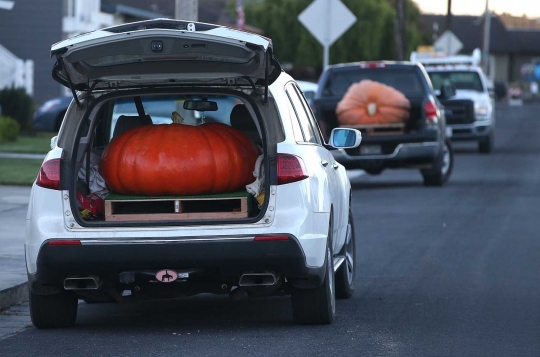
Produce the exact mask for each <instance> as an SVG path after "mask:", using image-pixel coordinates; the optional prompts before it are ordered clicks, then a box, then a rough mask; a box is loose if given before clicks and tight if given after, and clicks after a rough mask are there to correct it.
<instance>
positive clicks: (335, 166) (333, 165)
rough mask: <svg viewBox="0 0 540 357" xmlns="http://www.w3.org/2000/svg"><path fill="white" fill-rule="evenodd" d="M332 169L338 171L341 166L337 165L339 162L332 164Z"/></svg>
mask: <svg viewBox="0 0 540 357" xmlns="http://www.w3.org/2000/svg"><path fill="white" fill-rule="evenodd" d="M332 167H333V168H334V170H337V169H338V168H339V165H338V164H337V162H334V163H333V164H332Z"/></svg>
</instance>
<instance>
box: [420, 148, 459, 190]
mask: <svg viewBox="0 0 540 357" xmlns="http://www.w3.org/2000/svg"><path fill="white" fill-rule="evenodd" d="M453 168H454V152H453V151H452V145H451V144H450V140H448V139H446V140H445V141H444V147H443V148H442V150H441V151H440V152H439V155H437V158H436V159H435V162H434V163H433V168H432V169H429V170H421V173H422V176H423V178H424V186H443V185H444V184H445V183H446V182H447V181H448V179H450V176H451V175H452V170H453Z"/></svg>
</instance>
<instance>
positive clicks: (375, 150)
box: [360, 145, 382, 155]
mask: <svg viewBox="0 0 540 357" xmlns="http://www.w3.org/2000/svg"><path fill="white" fill-rule="evenodd" d="M360 154H362V155H379V154H382V149H381V146H380V145H361V146H360Z"/></svg>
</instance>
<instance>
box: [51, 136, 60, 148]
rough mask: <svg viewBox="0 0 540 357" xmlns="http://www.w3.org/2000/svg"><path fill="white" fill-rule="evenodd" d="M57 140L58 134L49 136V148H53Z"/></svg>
mask: <svg viewBox="0 0 540 357" xmlns="http://www.w3.org/2000/svg"><path fill="white" fill-rule="evenodd" d="M57 142H58V135H56V136H53V137H52V138H51V150H52V149H54V148H55V147H56V143H57Z"/></svg>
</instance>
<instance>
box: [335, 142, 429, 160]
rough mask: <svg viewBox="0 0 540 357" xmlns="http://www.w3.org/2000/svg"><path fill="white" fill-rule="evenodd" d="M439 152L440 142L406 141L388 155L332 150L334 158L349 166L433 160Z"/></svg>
mask: <svg viewBox="0 0 540 357" xmlns="http://www.w3.org/2000/svg"><path fill="white" fill-rule="evenodd" d="M438 152H439V143H438V142H436V141H435V142H423V143H406V144H399V145H397V146H396V148H395V150H394V151H393V152H392V153H391V154H386V155H384V154H383V155H358V156H352V155H349V154H347V152H345V151H344V150H339V151H337V150H336V151H332V154H333V155H334V158H335V159H336V160H337V161H338V162H340V163H341V164H343V165H345V166H348V165H350V164H361V163H362V162H366V163H368V162H370V161H376V160H379V161H380V160H383V161H389V162H394V161H396V162H398V161H402V162H415V163H417V162H426V163H430V162H433V160H434V159H435V157H436V156H437V153H438Z"/></svg>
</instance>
